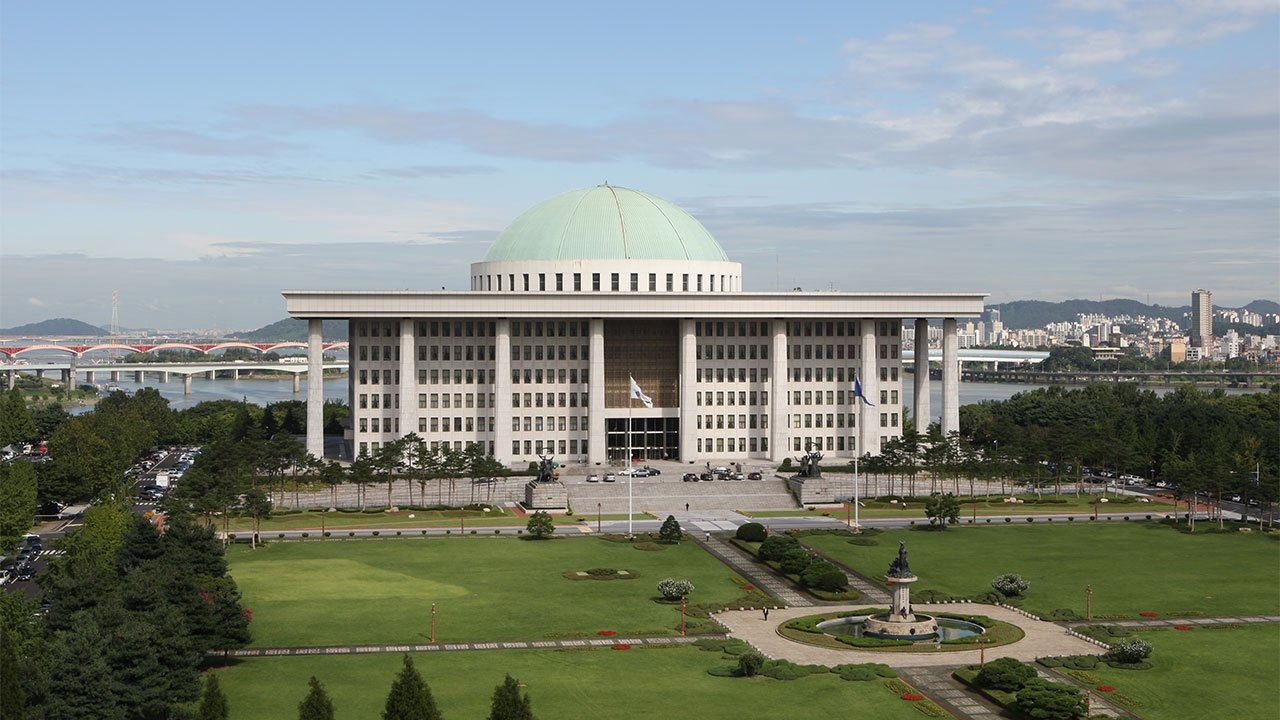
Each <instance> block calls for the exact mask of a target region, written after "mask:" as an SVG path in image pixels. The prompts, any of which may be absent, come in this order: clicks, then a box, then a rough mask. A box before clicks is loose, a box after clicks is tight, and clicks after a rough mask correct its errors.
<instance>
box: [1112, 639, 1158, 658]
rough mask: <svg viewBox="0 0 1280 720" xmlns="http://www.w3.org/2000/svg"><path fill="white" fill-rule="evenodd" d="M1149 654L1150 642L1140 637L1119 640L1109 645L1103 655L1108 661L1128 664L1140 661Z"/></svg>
mask: <svg viewBox="0 0 1280 720" xmlns="http://www.w3.org/2000/svg"><path fill="white" fill-rule="evenodd" d="M1150 655H1151V643H1149V642H1147V641H1146V640H1143V639H1141V638H1132V639H1129V640H1121V641H1120V642H1118V643H1116V644H1114V645H1112V646H1111V649H1110V650H1108V651H1107V654H1106V655H1104V656H1103V657H1104V658H1106V660H1107V661H1108V662H1115V663H1122V664H1129V663H1140V662H1142V661H1143V660H1146V659H1147V658H1148V657H1149V656H1150Z"/></svg>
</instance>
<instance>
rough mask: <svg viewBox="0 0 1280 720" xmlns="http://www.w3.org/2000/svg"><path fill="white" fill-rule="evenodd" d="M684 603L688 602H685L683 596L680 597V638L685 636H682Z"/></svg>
mask: <svg viewBox="0 0 1280 720" xmlns="http://www.w3.org/2000/svg"><path fill="white" fill-rule="evenodd" d="M686 602H688V601H687V600H685V598H684V596H683V595H682V596H681V597H680V637H684V636H685V635H684V613H685V603H686Z"/></svg>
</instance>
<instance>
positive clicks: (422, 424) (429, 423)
mask: <svg viewBox="0 0 1280 720" xmlns="http://www.w3.org/2000/svg"><path fill="white" fill-rule="evenodd" d="M495 426H496V421H495V420H494V419H493V418H491V417H474V416H464V417H451V418H448V417H438V416H437V417H429V418H421V417H420V418H418V432H420V433H426V432H432V433H440V432H446V433H447V432H459V433H460V432H466V433H483V432H489V433H491V432H494V431H495V430H494V428H495ZM373 431H374V432H377V431H378V428H377V426H376V425H375V426H374V428H373Z"/></svg>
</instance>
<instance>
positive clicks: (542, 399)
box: [511, 393, 590, 408]
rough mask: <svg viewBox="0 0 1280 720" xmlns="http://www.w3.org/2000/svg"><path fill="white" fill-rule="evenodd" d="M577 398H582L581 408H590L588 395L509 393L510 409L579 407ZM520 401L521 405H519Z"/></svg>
mask: <svg viewBox="0 0 1280 720" xmlns="http://www.w3.org/2000/svg"><path fill="white" fill-rule="evenodd" d="M579 396H581V398H582V405H581V407H590V405H589V404H588V403H587V396H588V393H523V394H521V393H511V407H513V408H518V407H527V408H531V407H579V405H578V398H579ZM522 399H523V400H524V404H523V405H521V404H520V401H521V400H522ZM566 401H568V402H567V403H566Z"/></svg>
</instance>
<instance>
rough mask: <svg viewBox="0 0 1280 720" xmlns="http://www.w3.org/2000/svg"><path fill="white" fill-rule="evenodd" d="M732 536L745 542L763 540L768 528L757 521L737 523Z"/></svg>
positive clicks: (767, 535) (766, 535) (766, 536)
mask: <svg viewBox="0 0 1280 720" xmlns="http://www.w3.org/2000/svg"><path fill="white" fill-rule="evenodd" d="M733 536H734V537H735V538H737V539H739V540H745V541H747V542H764V541H765V539H766V538H768V537H769V529H768V528H766V527H765V526H764V525H761V524H760V523H758V522H749V523H744V524H742V525H739V526H738V531H737V532H735V533H734V534H733Z"/></svg>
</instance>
